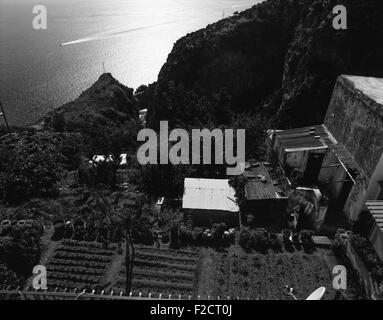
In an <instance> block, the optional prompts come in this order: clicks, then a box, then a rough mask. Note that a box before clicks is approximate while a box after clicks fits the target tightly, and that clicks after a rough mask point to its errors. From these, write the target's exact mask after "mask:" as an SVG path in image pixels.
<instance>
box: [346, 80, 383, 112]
mask: <svg viewBox="0 0 383 320" xmlns="http://www.w3.org/2000/svg"><path fill="white" fill-rule="evenodd" d="M343 77H344V78H346V79H348V80H349V81H351V82H352V83H353V84H354V87H355V88H356V89H357V90H360V91H361V92H362V93H363V94H365V95H366V96H369V97H370V98H371V99H373V100H374V101H376V102H377V103H379V104H381V105H383V79H381V78H373V77H361V76H350V75H344V76H343Z"/></svg>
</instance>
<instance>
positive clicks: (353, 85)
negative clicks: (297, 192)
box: [268, 75, 383, 258]
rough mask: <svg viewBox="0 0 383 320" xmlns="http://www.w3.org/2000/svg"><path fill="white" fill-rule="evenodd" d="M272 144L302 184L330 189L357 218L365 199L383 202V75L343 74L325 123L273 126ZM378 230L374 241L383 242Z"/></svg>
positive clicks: (276, 158) (352, 218) (340, 206)
mask: <svg viewBox="0 0 383 320" xmlns="http://www.w3.org/2000/svg"><path fill="white" fill-rule="evenodd" d="M268 146H269V156H270V159H272V160H273V161H277V162H278V163H279V165H280V166H281V167H282V168H284V169H285V171H286V172H287V173H288V174H289V173H291V172H293V171H294V170H298V171H299V172H300V173H301V175H302V184H303V185H305V186H313V185H319V186H320V187H321V188H322V189H325V190H326V193H327V194H328V195H329V196H330V198H331V199H332V200H333V201H334V203H336V207H337V209H339V210H342V211H343V212H344V213H345V214H346V215H347V217H348V218H349V220H350V221H356V220H357V219H358V217H359V214H360V212H361V210H362V208H364V207H365V205H366V202H368V201H371V200H375V201H383V79H377V78H369V77H361V76H346V75H342V76H340V77H339V78H338V80H337V82H336V85H335V88H334V92H333V95H332V99H331V101H330V105H329V107H328V110H327V113H326V116H325V119H324V122H323V124H320V125H317V126H312V127H304V128H297V129H290V130H270V131H269V134H268ZM375 216H376V214H375ZM377 223H380V221H377ZM374 230H375V232H374V235H373V238H374V239H372V238H371V240H372V241H373V242H376V241H383V236H379V235H377V234H376V232H383V231H382V230H381V228H375V229H374ZM377 239H378V240H377ZM381 239H382V240H381ZM375 247H376V248H383V243H381V244H379V245H378V244H376V246H375ZM379 250H380V249H379ZM381 257H382V258H383V252H381Z"/></svg>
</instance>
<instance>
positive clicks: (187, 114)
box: [148, 0, 383, 128]
mask: <svg viewBox="0 0 383 320" xmlns="http://www.w3.org/2000/svg"><path fill="white" fill-rule="evenodd" d="M342 2H346V3H345V5H346V8H347V10H348V29H347V30H335V29H334V28H333V24H332V21H333V17H334V14H333V13H332V11H333V8H334V6H335V5H339V4H342ZM382 17H383V3H382V1H381V0H348V1H339V0H303V1H300V0H268V1H265V2H263V3H261V4H258V5H256V6H254V7H253V8H251V9H249V10H246V11H244V12H241V13H240V14H238V15H235V16H233V17H229V18H227V19H224V20H221V21H219V22H217V23H215V24H212V25H209V26H208V27H206V28H205V29H202V30H199V31H197V32H194V33H191V34H189V35H187V36H185V37H183V38H182V39H180V40H179V41H177V43H176V44H175V46H174V48H173V50H172V52H171V53H170V54H169V57H168V59H167V62H166V64H165V65H164V66H163V68H162V70H161V72H160V74H159V77H158V83H157V86H156V94H155V97H154V99H153V102H152V104H151V105H150V106H149V113H148V118H149V122H148V123H149V125H152V126H154V125H155V123H156V122H158V120H160V119H169V120H170V121H174V122H176V123H177V122H182V123H193V122H194V123H195V121H196V119H202V118H205V119H206V121H209V122H211V121H213V122H214V121H215V122H217V123H227V122H228V121H229V119H230V116H231V115H232V114H236V113H241V112H246V111H255V112H262V113H264V114H266V115H268V116H269V117H272V118H273V119H274V120H275V122H277V124H275V125H277V126H278V127H280V128H283V127H296V126H303V125H310V124H317V123H320V122H322V121H323V118H324V115H325V113H326V109H327V107H328V104H329V102H330V98H331V94H332V90H333V88H334V85H335V81H336V78H337V77H338V76H339V75H340V74H344V73H346V74H356V75H365V76H375V77H383V59H382V57H383V46H381V45H380V43H381V36H382V34H383V19H382Z"/></svg>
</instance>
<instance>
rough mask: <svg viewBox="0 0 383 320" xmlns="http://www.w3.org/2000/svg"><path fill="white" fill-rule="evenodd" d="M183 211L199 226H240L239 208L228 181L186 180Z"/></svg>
mask: <svg viewBox="0 0 383 320" xmlns="http://www.w3.org/2000/svg"><path fill="white" fill-rule="evenodd" d="M182 210H183V212H184V216H185V217H190V218H191V219H192V221H193V224H194V225H197V226H208V227H210V226H212V225H213V224H214V223H220V222H225V223H226V224H227V226H229V227H238V226H239V207H238V205H237V203H236V199H235V191H234V189H233V188H232V187H231V186H230V185H229V180H228V179H201V178H185V181H184V195H183V199H182Z"/></svg>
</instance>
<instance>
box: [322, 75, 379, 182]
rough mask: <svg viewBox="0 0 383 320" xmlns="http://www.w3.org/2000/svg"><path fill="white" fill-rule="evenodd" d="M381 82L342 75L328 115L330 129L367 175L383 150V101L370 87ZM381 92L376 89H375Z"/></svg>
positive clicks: (326, 122) (368, 175) (327, 123)
mask: <svg viewBox="0 0 383 320" xmlns="http://www.w3.org/2000/svg"><path fill="white" fill-rule="evenodd" d="M373 80H375V82H374V81H373ZM380 81H382V79H374V78H364V77H353V76H340V77H339V78H338V80H337V83H336V85H335V88H334V92H333V95H332V99H331V102H330V105H329V108H328V110H327V114H326V117H325V125H326V126H327V128H328V129H329V130H330V132H331V133H332V134H333V136H334V137H335V138H336V139H337V141H338V142H341V143H342V144H343V145H344V146H345V147H346V148H347V150H348V151H349V152H350V153H351V155H352V156H353V158H354V159H355V160H356V162H357V163H358V164H359V166H360V168H361V169H362V171H363V172H364V174H365V175H366V176H367V177H371V176H372V174H373V172H374V171H375V168H376V166H377V163H378V162H379V159H380V157H381V155H382V153H383V102H382V99H379V96H378V95H376V94H373V93H374V92H373V91H372V90H369V89H370V88H371V86H372V85H379V84H380V83H382V84H383V81H382V82H380ZM364 82H365V83H364ZM381 90H382V92H383V87H382V89H381ZM379 91H380V90H379V88H377V89H376V92H378V93H379Z"/></svg>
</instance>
